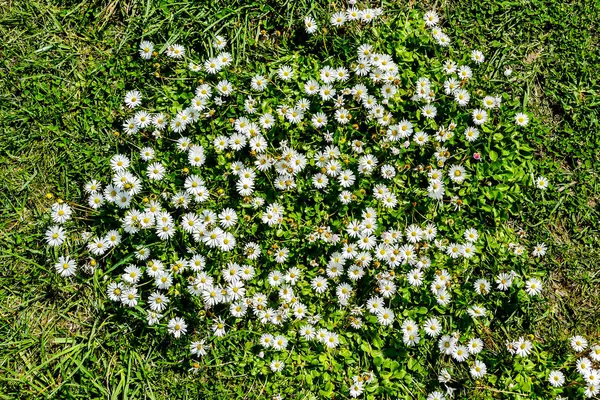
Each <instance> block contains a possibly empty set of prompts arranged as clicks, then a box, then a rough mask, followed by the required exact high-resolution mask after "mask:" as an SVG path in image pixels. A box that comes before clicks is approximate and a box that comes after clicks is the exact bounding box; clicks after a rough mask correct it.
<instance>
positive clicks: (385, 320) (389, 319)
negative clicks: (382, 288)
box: [377, 307, 394, 326]
mask: <svg viewBox="0 0 600 400" xmlns="http://www.w3.org/2000/svg"><path fill="white" fill-rule="evenodd" d="M377 321H378V322H379V323H380V324H381V325H383V326H388V325H391V324H392V323H393V322H394V312H393V311H392V310H390V309H389V308H385V307H381V308H380V309H379V310H378V312H377Z"/></svg>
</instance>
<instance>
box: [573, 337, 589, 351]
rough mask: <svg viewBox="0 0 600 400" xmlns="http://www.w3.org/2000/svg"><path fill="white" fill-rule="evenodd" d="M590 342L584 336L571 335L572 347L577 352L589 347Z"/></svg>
mask: <svg viewBox="0 0 600 400" xmlns="http://www.w3.org/2000/svg"><path fill="white" fill-rule="evenodd" d="M587 345H588V342H587V340H586V339H585V338H584V337H583V336H573V337H571V347H572V348H573V350H575V351H576V352H582V351H584V350H585V349H586V348H587Z"/></svg>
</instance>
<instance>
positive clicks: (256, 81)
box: [250, 75, 267, 92]
mask: <svg viewBox="0 0 600 400" xmlns="http://www.w3.org/2000/svg"><path fill="white" fill-rule="evenodd" d="M250 87H251V88H252V90H256V91H257V92H262V91H263V90H265V89H266V87H267V78H265V77H264V76H262V75H256V76H255V77H253V78H252V81H251V82H250Z"/></svg>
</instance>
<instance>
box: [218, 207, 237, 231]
mask: <svg viewBox="0 0 600 400" xmlns="http://www.w3.org/2000/svg"><path fill="white" fill-rule="evenodd" d="M237 220H238V217H237V214H236V213H235V210H234V209H232V208H226V209H224V210H223V211H221V213H220V214H219V224H220V225H221V226H222V227H223V229H228V228H231V227H233V226H234V225H235V224H236V222H237Z"/></svg>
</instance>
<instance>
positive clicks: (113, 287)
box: [106, 282, 123, 302]
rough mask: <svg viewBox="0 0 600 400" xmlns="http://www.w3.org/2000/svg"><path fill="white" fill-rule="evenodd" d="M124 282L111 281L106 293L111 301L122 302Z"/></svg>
mask: <svg viewBox="0 0 600 400" xmlns="http://www.w3.org/2000/svg"><path fill="white" fill-rule="evenodd" d="M122 292H123V284H122V283H120V282H118V283H117V282H111V283H110V284H109V285H108V287H107V288H106V294H107V295H108V298H109V299H110V300H111V301H115V302H120V301H121V293H122Z"/></svg>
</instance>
